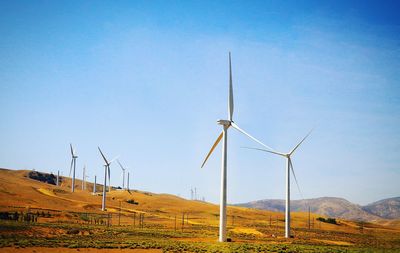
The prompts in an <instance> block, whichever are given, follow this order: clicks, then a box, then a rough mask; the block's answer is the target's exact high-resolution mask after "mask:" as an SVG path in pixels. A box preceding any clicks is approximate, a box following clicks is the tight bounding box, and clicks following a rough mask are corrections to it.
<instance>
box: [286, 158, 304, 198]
mask: <svg viewBox="0 0 400 253" xmlns="http://www.w3.org/2000/svg"><path fill="white" fill-rule="evenodd" d="M288 159H289V166H290V169H291V170H292V173H293V177H294V181H295V182H296V185H297V189H298V190H299V193H300V195H301V198H302V199H304V196H303V193H302V192H301V190H300V185H299V182H298V181H297V178H296V174H295V173H294V169H293V164H292V159H290V158H288Z"/></svg>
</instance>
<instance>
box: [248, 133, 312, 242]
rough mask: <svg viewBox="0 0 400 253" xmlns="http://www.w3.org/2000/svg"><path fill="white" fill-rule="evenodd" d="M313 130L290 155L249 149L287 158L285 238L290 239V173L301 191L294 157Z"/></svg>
mask: <svg viewBox="0 0 400 253" xmlns="http://www.w3.org/2000/svg"><path fill="white" fill-rule="evenodd" d="M312 131H313V130H311V131H310V132H309V133H308V134H307V135H306V136H305V137H304V138H303V139H302V140H301V141H300V142H299V143H298V144H297V145H296V146H295V147H294V148H293V149H292V150H291V151H290V152H289V153H283V152H278V151H275V150H266V149H261V148H248V149H255V150H259V151H263V152H268V153H271V154H275V155H279V156H283V157H284V158H286V203H285V204H286V207H285V237H286V238H290V171H292V173H293V177H294V180H295V181H296V184H297V188H298V189H299V192H300V194H301V191H300V187H299V183H298V182H297V178H296V174H295V173H294V169H293V164H292V155H293V153H294V151H296V149H297V148H298V147H299V146H300V145H301V144H302V143H303V141H304V140H305V139H306V138H307V137H308V136H309V135H310V134H311V132H312ZM246 148H247V147H246Z"/></svg>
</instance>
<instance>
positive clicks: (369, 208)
mask: <svg viewBox="0 0 400 253" xmlns="http://www.w3.org/2000/svg"><path fill="white" fill-rule="evenodd" d="M362 209H363V210H364V211H366V212H368V213H371V214H373V215H376V216H379V217H382V218H386V219H400V197H396V198H389V199H382V200H379V201H376V202H374V203H371V204H368V205H366V206H363V207H362Z"/></svg>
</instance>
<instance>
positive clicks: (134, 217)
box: [133, 212, 136, 228]
mask: <svg viewBox="0 0 400 253" xmlns="http://www.w3.org/2000/svg"><path fill="white" fill-rule="evenodd" d="M135 227H136V212H134V213H133V228H135Z"/></svg>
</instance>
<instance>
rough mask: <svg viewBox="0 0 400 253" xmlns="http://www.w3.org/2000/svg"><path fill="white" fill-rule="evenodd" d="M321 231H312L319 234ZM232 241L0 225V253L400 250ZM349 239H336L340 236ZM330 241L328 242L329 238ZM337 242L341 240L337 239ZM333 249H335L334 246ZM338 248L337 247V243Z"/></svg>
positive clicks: (386, 242) (205, 235)
mask: <svg viewBox="0 0 400 253" xmlns="http://www.w3.org/2000/svg"><path fill="white" fill-rule="evenodd" d="M319 232H321V233H322V232H323V231H315V233H317V234H318V233H319ZM229 236H230V237H231V238H232V239H233V242H229V243H218V242H216V238H217V231H216V229H213V228H208V227H192V228H187V229H185V230H184V231H175V230H169V229H154V228H143V229H138V228H132V227H122V226H121V227H118V226H112V227H104V226H96V225H79V224H49V223H48V224H45V223H37V224H24V223H19V222H13V221H1V223H0V251H1V248H2V247H14V248H30V247H44V248H54V247H59V248H77V249H79V248H93V249H112V248H115V249H161V250H162V251H163V252H400V238H399V237H398V235H397V234H395V235H390V234H385V235H381V236H380V237H377V236H376V235H375V236H372V235H359V236H355V235H350V234H349V235H346V234H342V233H339V232H338V233H337V234H336V233H331V234H330V235H324V234H323V233H322V234H320V235H319V236H318V238H323V239H317V238H316V237H315V234H314V235H313V234H310V235H309V236H310V237H309V238H308V237H306V236H304V235H303V236H300V237H299V238H294V239H290V240H287V239H284V238H281V237H273V238H272V237H268V238H266V237H265V236H263V235H262V233H260V234H259V235H255V234H249V233H246V231H245V230H244V231H243V232H235V233H233V232H230V234H229ZM346 236H347V237H349V238H350V237H351V240H347V241H337V239H340V238H342V239H343V237H346ZM314 237H315V238H314ZM328 238H329V239H330V240H329V239H328ZM342 239H341V240H342ZM335 243H336V244H338V245H334V244H335ZM340 244H342V245H340Z"/></svg>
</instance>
